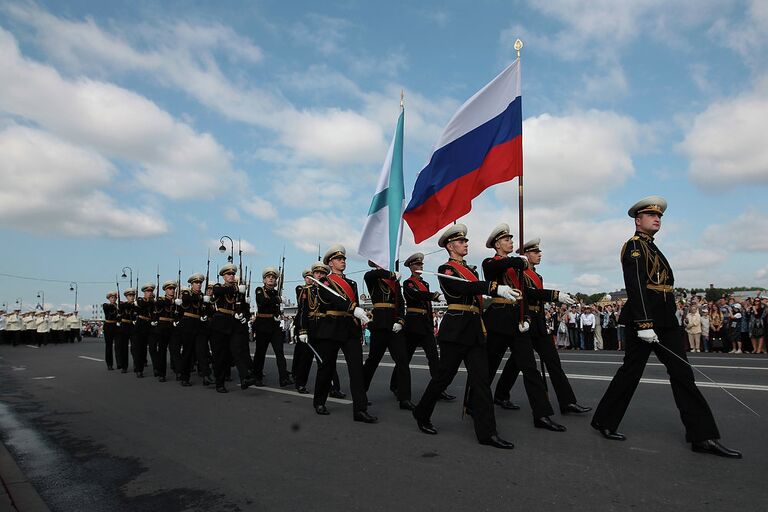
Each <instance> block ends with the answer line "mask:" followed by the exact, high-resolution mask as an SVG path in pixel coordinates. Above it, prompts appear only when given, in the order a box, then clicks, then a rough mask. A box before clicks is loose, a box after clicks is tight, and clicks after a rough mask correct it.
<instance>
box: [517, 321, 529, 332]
mask: <svg viewBox="0 0 768 512" xmlns="http://www.w3.org/2000/svg"><path fill="white" fill-rule="evenodd" d="M518 327H519V328H520V332H528V329H530V328H531V324H529V323H528V322H520V323H519V324H518Z"/></svg>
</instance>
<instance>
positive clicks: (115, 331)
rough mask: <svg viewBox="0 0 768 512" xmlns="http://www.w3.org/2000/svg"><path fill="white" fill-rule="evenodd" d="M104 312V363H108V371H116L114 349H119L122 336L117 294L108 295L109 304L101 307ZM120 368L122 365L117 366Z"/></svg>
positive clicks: (110, 293) (106, 303)
mask: <svg viewBox="0 0 768 512" xmlns="http://www.w3.org/2000/svg"><path fill="white" fill-rule="evenodd" d="M101 309H102V311H104V361H106V363H107V370H114V369H115V368H114V358H113V352H114V348H117V344H118V341H117V337H118V336H119V334H120V331H119V329H120V328H119V327H118V325H117V324H118V322H119V321H120V311H119V310H118V308H117V292H108V293H107V302H105V303H104V304H102V305H101ZM117 366H118V368H120V367H121V366H120V363H119V362H118V364H117Z"/></svg>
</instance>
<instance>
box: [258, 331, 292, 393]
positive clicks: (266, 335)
mask: <svg viewBox="0 0 768 512" xmlns="http://www.w3.org/2000/svg"><path fill="white" fill-rule="evenodd" d="M254 337H255V338H256V348H255V350H254V352H253V375H254V377H255V378H257V379H263V378H264V361H265V360H266V358H267V348H268V347H269V346H270V345H272V351H273V352H274V353H275V362H276V363H277V373H278V375H279V379H280V384H281V385H282V384H283V383H284V382H285V381H287V380H288V376H289V375H288V365H287V364H286V362H285V352H284V351H283V342H284V340H285V335H284V334H283V330H282V329H280V328H276V329H273V330H271V331H254Z"/></svg>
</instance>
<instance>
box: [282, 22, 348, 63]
mask: <svg viewBox="0 0 768 512" xmlns="http://www.w3.org/2000/svg"><path fill="white" fill-rule="evenodd" d="M350 26H351V24H350V23H349V22H348V21H346V20H343V19H341V18H334V17H331V16H324V15H321V14H311V13H310V14H308V15H307V16H305V19H304V20H303V21H297V22H296V23H294V24H293V26H292V27H291V28H290V29H289V31H288V33H289V34H290V35H291V37H292V38H293V40H294V42H296V43H299V44H301V45H303V46H307V47H309V48H312V49H313V50H315V51H318V52H320V53H321V54H323V55H333V54H336V53H339V52H340V51H342V50H343V49H344V46H345V45H344V43H345V41H346V34H345V32H346V30H348V29H349V28H350Z"/></svg>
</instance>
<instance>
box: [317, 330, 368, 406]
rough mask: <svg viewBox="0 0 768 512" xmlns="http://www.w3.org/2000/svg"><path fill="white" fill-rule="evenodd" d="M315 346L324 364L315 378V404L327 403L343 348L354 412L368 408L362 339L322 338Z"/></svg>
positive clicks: (320, 366)
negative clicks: (339, 340)
mask: <svg viewBox="0 0 768 512" xmlns="http://www.w3.org/2000/svg"><path fill="white" fill-rule="evenodd" d="M313 346H314V347H315V349H316V350H317V351H318V353H319V354H320V357H321V358H322V359H323V364H321V365H319V366H318V368H317V376H316V378H315V396H314V400H313V404H314V406H315V407H317V406H319V405H325V401H326V400H327V399H328V392H329V391H330V389H331V378H332V377H333V372H334V370H335V369H336V357H337V356H338V354H339V350H341V351H342V353H343V354H344V359H345V360H346V362H347V371H348V372H349V390H350V392H351V393H352V412H353V413H356V412H359V411H365V410H367V409H368V396H367V395H366V393H365V382H364V377H363V347H362V346H361V345H360V339H359V338H357V337H352V338H350V339H348V340H346V341H344V342H338V341H335V340H329V339H322V338H321V339H318V340H316V342H315V343H313Z"/></svg>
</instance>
